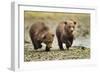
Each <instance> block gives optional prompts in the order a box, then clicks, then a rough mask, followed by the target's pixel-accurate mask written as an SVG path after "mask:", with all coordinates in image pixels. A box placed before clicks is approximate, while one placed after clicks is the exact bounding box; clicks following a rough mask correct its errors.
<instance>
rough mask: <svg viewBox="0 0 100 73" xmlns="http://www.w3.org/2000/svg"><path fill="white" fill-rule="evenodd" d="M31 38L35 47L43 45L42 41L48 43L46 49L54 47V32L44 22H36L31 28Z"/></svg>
mask: <svg viewBox="0 0 100 73" xmlns="http://www.w3.org/2000/svg"><path fill="white" fill-rule="evenodd" d="M29 33H30V38H31V40H32V44H33V46H34V49H35V50H37V49H38V48H41V47H42V44H41V43H44V44H46V51H49V50H50V48H51V47H52V43H53V39H54V34H52V33H51V32H50V31H49V28H48V27H47V26H46V25H45V23H43V22H37V23H34V24H33V25H32V26H31V28H30V31H29Z"/></svg>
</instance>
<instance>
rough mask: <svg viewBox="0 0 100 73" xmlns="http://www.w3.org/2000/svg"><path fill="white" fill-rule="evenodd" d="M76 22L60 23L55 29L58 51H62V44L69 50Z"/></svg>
mask: <svg viewBox="0 0 100 73" xmlns="http://www.w3.org/2000/svg"><path fill="white" fill-rule="evenodd" d="M75 25H76V22H75V21H73V20H67V21H64V22H61V23H60V24H59V25H58V27H57V28H56V36H57V40H58V46H59V48H60V50H64V48H63V43H64V44H65V45H66V48H67V49H68V50H69V47H71V45H72V43H73V39H74V34H73V31H74V30H75Z"/></svg>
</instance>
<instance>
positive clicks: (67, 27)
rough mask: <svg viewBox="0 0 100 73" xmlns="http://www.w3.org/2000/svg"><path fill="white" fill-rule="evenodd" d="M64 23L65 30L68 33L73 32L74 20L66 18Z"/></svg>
mask: <svg viewBox="0 0 100 73" xmlns="http://www.w3.org/2000/svg"><path fill="white" fill-rule="evenodd" d="M64 24H65V27H64V29H65V32H66V33H68V34H73V31H74V30H75V26H76V22H75V21H73V20H67V21H65V22H64Z"/></svg>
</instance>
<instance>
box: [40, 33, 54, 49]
mask: <svg viewBox="0 0 100 73" xmlns="http://www.w3.org/2000/svg"><path fill="white" fill-rule="evenodd" d="M53 40H54V34H52V33H50V32H46V33H45V34H44V36H43V39H42V42H43V43H45V44H46V48H47V49H50V48H52V43H53Z"/></svg>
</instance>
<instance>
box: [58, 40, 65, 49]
mask: <svg viewBox="0 0 100 73" xmlns="http://www.w3.org/2000/svg"><path fill="white" fill-rule="evenodd" d="M58 45H59V48H60V50H64V48H63V43H62V42H60V41H58Z"/></svg>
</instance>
